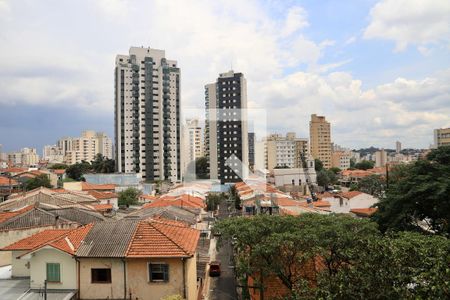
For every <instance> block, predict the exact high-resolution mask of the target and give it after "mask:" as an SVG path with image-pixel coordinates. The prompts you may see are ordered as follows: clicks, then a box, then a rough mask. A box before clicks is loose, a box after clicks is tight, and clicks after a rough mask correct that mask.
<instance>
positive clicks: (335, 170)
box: [330, 167, 342, 175]
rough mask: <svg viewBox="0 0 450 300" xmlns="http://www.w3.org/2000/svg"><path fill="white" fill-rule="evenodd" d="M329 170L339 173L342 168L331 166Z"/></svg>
mask: <svg viewBox="0 0 450 300" xmlns="http://www.w3.org/2000/svg"><path fill="white" fill-rule="evenodd" d="M330 171H331V172H333V173H334V174H336V175H337V174H339V173H340V172H341V171H342V170H341V169H340V168H338V167H332V168H330Z"/></svg>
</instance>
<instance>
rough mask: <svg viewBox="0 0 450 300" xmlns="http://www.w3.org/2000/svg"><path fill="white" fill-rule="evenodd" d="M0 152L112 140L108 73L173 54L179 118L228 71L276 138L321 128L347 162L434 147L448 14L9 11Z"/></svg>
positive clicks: (420, 4) (280, 6)
mask: <svg viewBox="0 0 450 300" xmlns="http://www.w3.org/2000/svg"><path fill="white" fill-rule="evenodd" d="M0 45H1V46H0V144H3V145H4V149H5V150H6V151H12V150H16V149H19V148H21V147H36V148H38V151H39V152H41V150H42V147H43V145H46V144H54V143H55V141H56V140H57V139H58V138H60V137H62V136H76V135H79V134H80V133H81V131H82V130H86V129H93V130H98V131H105V132H107V133H108V134H109V135H110V136H111V137H113V113H114V111H113V102H114V99H113V92H114V90H113V69H114V57H115V55H116V54H126V53H127V52H128V48H129V47H130V46H150V47H153V48H158V49H165V50H166V55H167V57H168V58H170V59H175V60H178V64H179V66H180V67H181V72H182V92H181V96H182V103H183V104H182V106H183V107H184V108H186V109H189V108H195V109H202V108H203V102H204V99H203V86H204V85H205V84H206V83H210V82H213V81H214V80H215V78H216V77H217V75H218V73H220V72H224V71H227V70H228V69H229V68H230V65H231V64H232V65H233V68H234V70H235V71H241V72H243V73H244V74H245V76H246V77H247V81H248V96H249V107H250V108H262V109H267V111H268V112H269V114H268V120H267V124H268V130H269V131H270V132H278V133H285V132H287V131H295V132H297V133H298V135H299V136H305V137H307V136H308V122H309V115H310V114H312V113H317V114H324V115H325V116H326V117H327V119H328V120H330V121H331V123H332V140H333V141H334V142H335V143H337V144H339V145H342V146H345V147H350V148H359V147H368V146H372V145H373V146H377V147H387V148H393V147H394V144H395V141H396V140H400V141H401V142H402V143H403V145H404V147H428V145H429V144H430V143H431V142H432V130H433V129H434V128H440V127H449V126H450V2H449V1H447V0H354V1H350V0H345V1H337V0H334V1H333V0H329V1H317V0H316V1H313V0H310V1H276V0H268V1H251V0H248V1H238V0H228V1H227V0H218V1H206V0H197V1H181V0H172V1H163V0H161V1H138V0H135V1H127V0H97V1H88V0H81V1H51V0H42V1H39V2H38V1H30V0H28V1H27V0H14V1H10V0H0Z"/></svg>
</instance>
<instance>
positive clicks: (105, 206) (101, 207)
mask: <svg viewBox="0 0 450 300" xmlns="http://www.w3.org/2000/svg"><path fill="white" fill-rule="evenodd" d="M92 206H93V207H94V209H95V210H96V211H107V210H111V209H113V206H112V204H97V205H92Z"/></svg>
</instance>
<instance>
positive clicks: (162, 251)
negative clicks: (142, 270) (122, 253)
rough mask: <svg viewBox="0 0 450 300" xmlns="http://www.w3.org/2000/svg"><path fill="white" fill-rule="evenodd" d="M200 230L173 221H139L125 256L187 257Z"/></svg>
mask: <svg viewBox="0 0 450 300" xmlns="http://www.w3.org/2000/svg"><path fill="white" fill-rule="evenodd" d="M199 236H200V232H199V231H198V230H196V229H193V228H189V227H186V226H185V225H179V224H174V223H173V221H170V222H167V221H164V220H154V219H153V220H146V221H140V222H139V224H138V227H137V229H136V231H135V233H134V235H133V238H132V240H131V243H130V245H129V247H128V251H127V254H126V256H127V257H189V256H192V255H194V253H195V250H196V248H197V243H198V239H199Z"/></svg>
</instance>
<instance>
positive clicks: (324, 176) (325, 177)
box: [317, 169, 337, 187]
mask: <svg viewBox="0 0 450 300" xmlns="http://www.w3.org/2000/svg"><path fill="white" fill-rule="evenodd" d="M336 182H337V177H336V174H334V172H332V171H331V170H325V169H322V170H320V171H319V172H317V184H318V185H319V186H323V187H327V186H329V185H330V184H335V183H336Z"/></svg>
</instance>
